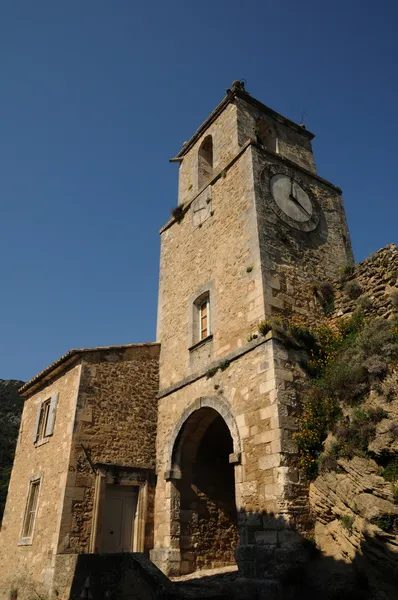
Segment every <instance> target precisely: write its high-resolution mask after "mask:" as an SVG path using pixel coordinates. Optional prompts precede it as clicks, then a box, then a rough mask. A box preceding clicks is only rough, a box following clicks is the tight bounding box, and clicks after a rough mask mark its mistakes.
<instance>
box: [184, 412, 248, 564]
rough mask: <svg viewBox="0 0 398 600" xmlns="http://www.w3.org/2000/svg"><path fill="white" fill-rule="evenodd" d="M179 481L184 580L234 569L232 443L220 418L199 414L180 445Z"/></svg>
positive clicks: (235, 532) (235, 533)
mask: <svg viewBox="0 0 398 600" xmlns="http://www.w3.org/2000/svg"><path fill="white" fill-rule="evenodd" d="M177 446H178V455H179V461H178V462H179V466H180V471H181V479H179V480H177V489H178V491H179V493H180V549H181V574H185V573H191V572H193V571H196V570H199V569H207V568H215V567H221V566H225V565H233V564H235V559H234V551H235V548H236V546H237V545H238V528H237V513H236V503H235V480H234V466H233V465H232V464H230V463H229V455H230V454H231V453H232V452H233V442H232V437H231V434H230V432H229V429H228V426H227V425H226V423H225V421H224V419H223V418H222V417H221V416H220V414H219V413H218V412H217V411H215V410H214V409H212V408H207V407H206V408H201V409H199V410H197V411H195V412H194V413H192V415H191V416H190V417H189V419H188V420H187V421H186V423H185V425H184V427H183V429H182V432H181V435H180V436H179V439H177Z"/></svg>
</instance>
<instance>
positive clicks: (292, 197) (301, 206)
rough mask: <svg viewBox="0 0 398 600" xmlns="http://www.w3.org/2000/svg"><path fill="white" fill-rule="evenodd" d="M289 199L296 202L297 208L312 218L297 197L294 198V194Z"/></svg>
mask: <svg viewBox="0 0 398 600" xmlns="http://www.w3.org/2000/svg"><path fill="white" fill-rule="evenodd" d="M289 198H290V200H293V202H294V204H296V206H298V207H299V208H301V210H302V211H303V212H304V213H305V214H306V216H307V217H311V214H310V213H309V212H308V210H307V209H305V208H304V206H303V205H302V204H301V203H300V202H299V201H298V200H297V198H296V197H295V196H293V194H290V196H289Z"/></svg>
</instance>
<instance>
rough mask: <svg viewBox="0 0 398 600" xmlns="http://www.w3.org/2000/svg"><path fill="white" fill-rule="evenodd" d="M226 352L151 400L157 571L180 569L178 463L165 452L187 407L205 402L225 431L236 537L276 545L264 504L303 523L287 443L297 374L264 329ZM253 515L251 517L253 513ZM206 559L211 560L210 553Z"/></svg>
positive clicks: (270, 510)
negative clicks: (224, 362)
mask: <svg viewBox="0 0 398 600" xmlns="http://www.w3.org/2000/svg"><path fill="white" fill-rule="evenodd" d="M226 358H227V359H228V360H230V361H231V362H230V364H229V366H228V368H226V369H225V370H223V371H222V370H221V369H219V370H218V371H217V372H216V374H215V375H213V376H212V377H206V373H203V374H202V375H201V376H199V375H198V377H197V378H196V379H195V380H194V381H192V382H190V383H185V384H184V383H181V384H180V385H176V386H175V389H174V391H169V392H164V394H165V395H164V396H163V397H162V395H161V397H160V399H159V413H158V437H157V474H158V481H157V489H156V500H155V551H154V552H153V553H152V555H151V556H152V559H153V560H154V562H155V563H156V564H158V566H160V567H161V568H162V569H164V570H165V572H169V573H175V572H179V571H180V568H181V565H180V560H181V554H180V544H181V539H180V534H181V529H180V527H179V520H180V509H181V499H180V494H179V491H178V485H179V484H178V481H174V480H173V477H174V476H175V475H174V473H176V472H177V471H178V469H177V467H176V465H174V464H173V462H172V457H173V455H174V454H173V452H174V448H175V445H176V444H178V439H179V438H178V436H179V434H180V433H181V431H183V430H184V426H185V424H186V423H187V422H188V421H189V418H190V415H192V414H193V413H194V411H198V414H200V411H201V410H202V411H203V409H205V408H206V407H212V408H214V409H215V410H216V411H217V412H218V413H219V414H220V415H221V416H222V418H223V419H224V421H225V422H226V423H227V425H228V427H229V430H230V432H231V435H232V438H233V441H234V446H233V448H234V452H233V454H232V455H231V456H232V460H233V461H236V462H235V473H234V476H235V502H236V509H237V511H238V513H239V514H240V517H239V534H240V544H241V545H248V544H249V545H250V544H253V543H257V542H258V543H259V544H260V545H261V541H262V540H265V539H266V538H267V534H268V536H269V538H270V539H271V538H273V537H275V540H274V543H273V544H271V546H272V547H273V549H274V551H276V549H277V547H280V543H281V542H279V541H277V538H276V534H275V527H273V529H274V530H273V531H271V532H270V533H269V532H268V522H267V521H263V518H262V514H263V512H264V511H266V512H267V513H274V514H277V515H280V518H281V520H283V521H284V522H285V525H286V524H288V523H289V522H290V520H292V519H293V520H294V519H296V520H297V522H303V518H302V517H303V514H304V513H305V511H306V509H305V504H303V502H302V499H303V493H305V491H306V487H305V486H304V487H303V484H302V482H301V481H300V480H299V476H298V473H297V469H296V468H295V462H294V461H295V453H296V449H295V446H294V444H293V442H292V433H293V430H294V429H295V421H294V414H295V410H296V403H297V399H296V393H295V389H294V385H295V378H296V376H297V377H299V376H300V373H297V374H296V373H295V371H294V369H292V368H291V366H290V364H291V360H292V359H291V357H290V356H289V353H288V352H287V351H286V350H284V348H283V346H282V344H281V343H280V342H279V341H278V340H277V339H274V338H272V337H271V334H269V336H268V338H266V339H260V340H255V341H254V342H251V343H250V344H249V347H248V348H247V349H246V350H245V351H243V350H242V351H241V354H240V355H238V356H237V355H236V354H235V355H233V354H231V355H227V356H226ZM214 365H217V363H213V364H212V365H211V366H214ZM170 461H171V462H170ZM239 463H241V464H239ZM176 469H177V471H176ZM177 476H178V475H177ZM295 512H296V514H295ZM289 513H290V514H289ZM253 514H255V515H258V516H256V517H255V518H254V519H253V518H252V516H251V515H253ZM290 515H293V517H291V516H290ZM304 520H305V519H304ZM286 537H287V536H286ZM210 559H212V560H214V555H213V556H212V557H210V556H209V557H208V560H210ZM182 568H183V569H184V566H182Z"/></svg>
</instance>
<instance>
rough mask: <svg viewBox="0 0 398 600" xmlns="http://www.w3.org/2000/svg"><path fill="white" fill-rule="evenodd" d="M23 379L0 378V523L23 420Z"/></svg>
mask: <svg viewBox="0 0 398 600" xmlns="http://www.w3.org/2000/svg"><path fill="white" fill-rule="evenodd" d="M23 383H24V382H23V381H16V380H14V379H10V380H6V379H0V523H1V519H2V516H3V512H4V506H5V503H6V497H7V490H8V482H9V480H10V475H11V469H12V464H13V461H14V452H15V446H16V443H17V437H18V430H19V423H20V420H21V414H22V408H23V400H22V398H21V396H19V394H18V389H19V388H20V387H21V386H22V385H23Z"/></svg>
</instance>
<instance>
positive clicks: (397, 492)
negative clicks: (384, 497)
mask: <svg viewBox="0 0 398 600" xmlns="http://www.w3.org/2000/svg"><path fill="white" fill-rule="evenodd" d="M392 497H393V499H394V502H395V504H398V485H393V486H392Z"/></svg>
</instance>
